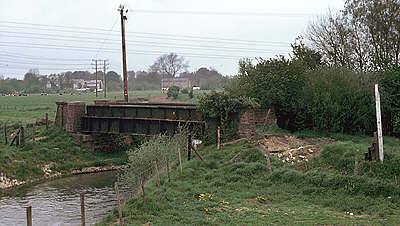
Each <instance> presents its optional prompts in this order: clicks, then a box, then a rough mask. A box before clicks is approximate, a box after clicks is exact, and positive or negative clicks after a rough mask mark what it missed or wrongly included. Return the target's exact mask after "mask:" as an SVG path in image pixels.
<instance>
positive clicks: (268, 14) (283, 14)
mask: <svg viewBox="0 0 400 226" xmlns="http://www.w3.org/2000/svg"><path fill="white" fill-rule="evenodd" d="M133 12H136V13H146V14H184V15H213V16H268V17H309V16H314V14H308V13H273V12H209V11H176V10H168V11H166V10H145V9H136V10H133Z"/></svg>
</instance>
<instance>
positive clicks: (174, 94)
mask: <svg viewBox="0 0 400 226" xmlns="http://www.w3.org/2000/svg"><path fill="white" fill-rule="evenodd" d="M178 95H179V87H178V86H171V87H169V88H168V92H167V96H168V98H172V99H176V98H178Z"/></svg>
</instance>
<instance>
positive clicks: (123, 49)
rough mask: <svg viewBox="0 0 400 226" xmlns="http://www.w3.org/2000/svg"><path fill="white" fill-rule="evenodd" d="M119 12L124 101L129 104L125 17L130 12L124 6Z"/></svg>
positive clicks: (120, 7)
mask: <svg viewBox="0 0 400 226" xmlns="http://www.w3.org/2000/svg"><path fill="white" fill-rule="evenodd" d="M118 10H119V12H120V14H121V33H122V67H123V68H122V69H123V73H124V74H123V77H124V99H125V102H128V74H127V69H126V46H125V20H126V19H127V18H126V16H124V12H125V13H127V12H128V10H127V9H126V10H125V9H124V6H123V5H120V6H119V9H118Z"/></svg>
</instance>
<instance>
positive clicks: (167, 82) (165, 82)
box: [161, 78, 191, 90]
mask: <svg viewBox="0 0 400 226" xmlns="http://www.w3.org/2000/svg"><path fill="white" fill-rule="evenodd" d="M171 86H178V87H179V88H181V89H185V88H186V89H190V87H191V86H190V80H189V79H188V78H163V79H161V89H162V90H168V88H169V87H171Z"/></svg>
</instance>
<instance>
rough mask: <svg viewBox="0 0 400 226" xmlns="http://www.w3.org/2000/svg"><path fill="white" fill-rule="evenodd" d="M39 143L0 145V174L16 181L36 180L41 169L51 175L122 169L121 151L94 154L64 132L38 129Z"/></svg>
mask: <svg viewBox="0 0 400 226" xmlns="http://www.w3.org/2000/svg"><path fill="white" fill-rule="evenodd" d="M38 136H46V137H47V138H46V139H43V140H40V141H34V142H33V141H29V142H27V143H26V145H25V146H23V147H19V148H17V147H15V146H13V147H10V146H7V145H4V144H3V143H2V144H1V145H0V172H2V173H4V174H6V175H7V177H9V178H13V179H18V180H29V179H37V178H41V177H43V176H44V173H43V171H42V170H41V167H42V166H44V165H47V164H50V165H51V170H53V172H54V173H55V172H62V173H66V172H69V171H70V170H72V169H81V168H84V167H90V166H105V165H123V164H124V163H125V162H126V161H127V154H126V153H125V151H119V152H115V153H112V154H104V153H96V152H93V151H90V150H88V149H87V148H86V147H84V146H81V145H80V144H79V143H78V141H76V140H75V139H74V138H73V137H72V136H70V135H69V134H67V133H66V132H65V131H64V130H62V129H60V128H57V127H55V126H52V127H50V128H49V130H48V131H46V130H45V128H41V132H40V134H38Z"/></svg>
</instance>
